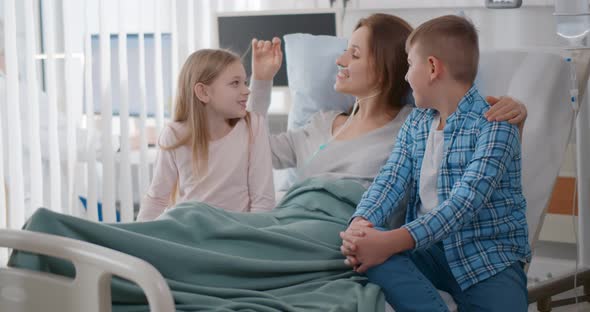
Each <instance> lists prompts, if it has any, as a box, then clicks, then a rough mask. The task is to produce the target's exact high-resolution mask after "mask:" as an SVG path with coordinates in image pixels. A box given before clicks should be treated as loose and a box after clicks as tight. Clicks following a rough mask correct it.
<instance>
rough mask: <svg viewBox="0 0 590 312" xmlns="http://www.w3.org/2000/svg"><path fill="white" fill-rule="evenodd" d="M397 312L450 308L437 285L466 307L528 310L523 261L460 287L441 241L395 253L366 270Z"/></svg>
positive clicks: (461, 307) (479, 309) (466, 308)
mask: <svg viewBox="0 0 590 312" xmlns="http://www.w3.org/2000/svg"><path fill="white" fill-rule="evenodd" d="M367 276H368V278H369V281H371V282H372V283H375V284H377V285H379V286H381V289H382V290H383V292H384V293H385V299H386V300H387V302H388V303H389V304H390V305H391V306H392V307H393V308H394V309H395V311H396V312H404V311H415V312H417V311H428V312H433V311H448V308H447V306H446V305H445V303H444V301H443V299H442V298H441V297H440V295H439V294H438V291H437V289H440V290H443V291H446V292H448V293H449V294H450V295H451V296H453V299H454V300H455V302H456V303H457V306H458V309H459V311H460V312H463V311H490V312H491V311H498V312H500V311H501V312H504V311H527V308H528V293H527V287H526V283H527V278H526V275H525V273H524V270H523V266H522V264H521V263H520V262H517V263H514V264H512V265H511V266H509V267H508V268H506V269H505V270H503V271H502V272H500V273H498V274H496V275H494V276H492V277H490V278H488V279H486V280H483V281H481V282H479V283H477V284H475V285H473V286H471V287H469V288H467V289H466V290H461V287H459V284H457V281H456V280H455V278H454V277H453V275H452V273H451V269H450V268H449V265H448V263H447V260H446V257H445V254H444V250H443V248H442V245H441V244H436V245H434V246H432V247H430V248H428V249H425V250H416V251H413V252H405V253H402V254H398V255H394V256H392V257H391V258H389V259H388V260H387V261H385V262H384V263H382V264H381V265H378V266H375V267H373V268H371V269H369V270H368V271H367Z"/></svg>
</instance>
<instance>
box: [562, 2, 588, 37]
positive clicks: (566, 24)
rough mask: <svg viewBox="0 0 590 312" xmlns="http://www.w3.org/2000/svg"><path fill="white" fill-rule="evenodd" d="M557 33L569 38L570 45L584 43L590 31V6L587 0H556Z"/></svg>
mask: <svg viewBox="0 0 590 312" xmlns="http://www.w3.org/2000/svg"><path fill="white" fill-rule="evenodd" d="M553 15H554V16H555V18H556V22H557V34H558V35H560V36H561V37H563V38H565V39H566V40H568V42H569V45H570V46H580V45H582V40H583V39H584V38H585V37H586V35H587V34H588V32H590V8H589V7H588V1H587V0H556V1H555V13H554V14H553Z"/></svg>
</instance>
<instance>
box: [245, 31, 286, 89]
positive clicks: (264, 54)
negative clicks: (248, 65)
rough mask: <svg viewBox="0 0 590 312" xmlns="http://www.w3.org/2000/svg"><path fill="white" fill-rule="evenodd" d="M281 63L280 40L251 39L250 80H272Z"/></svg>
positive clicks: (276, 38)
mask: <svg viewBox="0 0 590 312" xmlns="http://www.w3.org/2000/svg"><path fill="white" fill-rule="evenodd" d="M282 63H283V51H281V39H279V38H278V37H274V38H272V42H271V41H264V40H258V39H256V38H254V39H252V79H256V80H272V79H273V77H274V76H275V75H276V74H277V72H278V71H279V69H280V68H281V64H282Z"/></svg>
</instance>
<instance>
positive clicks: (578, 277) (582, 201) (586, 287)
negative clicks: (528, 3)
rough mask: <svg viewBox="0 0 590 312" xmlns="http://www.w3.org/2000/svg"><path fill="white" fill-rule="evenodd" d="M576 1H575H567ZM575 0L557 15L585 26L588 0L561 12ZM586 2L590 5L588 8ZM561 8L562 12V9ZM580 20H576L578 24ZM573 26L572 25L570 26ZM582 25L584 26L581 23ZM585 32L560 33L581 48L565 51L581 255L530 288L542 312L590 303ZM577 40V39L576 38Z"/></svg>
mask: <svg viewBox="0 0 590 312" xmlns="http://www.w3.org/2000/svg"><path fill="white" fill-rule="evenodd" d="M564 1H573V0H564ZM571 4H572V2H570V3H567V4H565V5H564V3H560V0H555V7H556V13H555V14H554V15H555V16H556V18H558V19H559V18H564V17H565V18H572V19H576V18H580V20H578V21H577V22H581V25H582V28H583V27H584V26H583V25H584V22H588V27H590V21H588V20H584V18H588V19H590V17H588V16H590V11H589V10H588V7H587V3H584V1H582V2H580V3H578V4H579V8H578V9H579V10H580V11H578V12H571V11H570V12H561V11H559V10H558V8H562V9H563V8H564V7H565V6H566V5H571ZM584 5H586V7H584ZM558 11H559V12H558ZM575 22H576V21H573V20H572V23H573V24H575ZM570 26H571V25H570ZM578 26H580V25H578ZM589 30H590V29H589ZM589 30H585V32H583V33H582V35H581V36H580V38H572V37H568V36H567V35H565V34H563V33H560V32H559V26H558V34H559V35H560V36H562V37H564V38H565V39H568V40H569V41H570V43H573V42H576V43H577V44H576V45H578V46H577V47H570V48H566V49H565V52H566V53H567V54H568V58H567V60H568V62H572V64H571V66H573V67H572V86H571V88H572V89H571V94H570V95H571V99H570V100H571V102H572V104H573V108H574V110H577V111H576V114H577V116H576V120H575V127H576V175H577V204H578V205H577V206H578V220H577V234H576V240H577V243H578V246H577V248H578V250H577V252H578V258H577V266H576V270H575V271H574V272H571V273H569V274H567V275H564V276H560V277H557V278H554V279H551V280H547V281H545V282H542V283H540V284H538V285H535V286H533V287H530V288H529V303H532V302H537V310H538V311H542V312H548V311H551V309H552V307H558V306H563V305H569V304H574V303H577V302H583V301H588V302H590V136H589V135H588V133H589V132H590V96H588V95H587V92H588V91H590V90H588V88H589V87H590V85H589V84H588V73H589V71H590V68H589V67H590V64H589V63H590V47H587V46H585V45H584V44H583V43H584V40H585V39H587V37H588V31H589ZM576 40H577V41H576ZM580 286H583V291H584V294H583V295H582V296H578V293H577V292H575V296H574V297H573V298H567V299H562V300H556V301H553V300H552V299H551V296H555V295H557V294H561V293H563V292H566V291H569V290H572V289H576V288H578V287H580Z"/></svg>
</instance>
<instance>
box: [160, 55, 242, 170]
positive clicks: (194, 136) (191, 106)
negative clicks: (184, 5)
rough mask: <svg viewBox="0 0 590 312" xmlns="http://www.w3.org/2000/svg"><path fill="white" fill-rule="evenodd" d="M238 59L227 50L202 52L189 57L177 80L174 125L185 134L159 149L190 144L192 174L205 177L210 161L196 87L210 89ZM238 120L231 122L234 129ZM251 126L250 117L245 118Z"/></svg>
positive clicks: (203, 112) (206, 122)
mask: <svg viewBox="0 0 590 312" xmlns="http://www.w3.org/2000/svg"><path fill="white" fill-rule="evenodd" d="M234 62H240V57H239V56H238V55H236V54H234V53H233V52H230V51H227V50H213V49H203V50H198V51H196V52H194V53H193V54H191V55H190V56H189V57H188V58H187V60H186V62H185V63H184V65H183V66H182V69H181V71H180V75H179V76H178V90H177V93H176V103H175V107H176V108H175V111H174V121H176V122H181V123H183V124H185V125H186V126H187V128H188V133H187V134H186V135H185V136H184V137H181V138H179V140H178V141H177V142H176V143H174V144H172V145H170V146H160V148H162V149H164V150H172V149H176V148H178V147H180V146H183V145H186V144H190V146H191V150H192V155H193V171H194V173H196V174H198V175H201V176H204V175H205V174H206V173H207V163H208V160H209V140H210V135H209V127H208V120H207V114H206V112H205V105H204V103H203V102H201V100H199V98H198V97H197V96H196V94H195V92H194V87H195V85H196V84H197V83H202V84H205V85H210V84H212V83H213V81H214V80H215V79H216V78H217V77H218V76H219V75H220V74H221V72H222V71H223V70H224V69H225V68H227V67H228V66H229V65H231V64H233V63H234ZM238 121H239V119H233V120H230V123H231V125H235V124H236V123H237V122H238ZM246 121H247V123H248V125H249V124H250V116H249V114H246Z"/></svg>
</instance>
